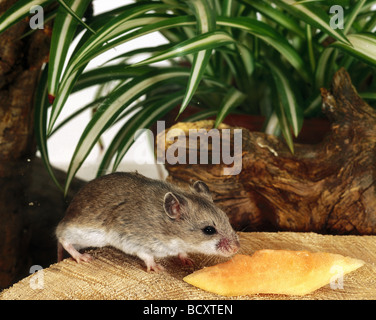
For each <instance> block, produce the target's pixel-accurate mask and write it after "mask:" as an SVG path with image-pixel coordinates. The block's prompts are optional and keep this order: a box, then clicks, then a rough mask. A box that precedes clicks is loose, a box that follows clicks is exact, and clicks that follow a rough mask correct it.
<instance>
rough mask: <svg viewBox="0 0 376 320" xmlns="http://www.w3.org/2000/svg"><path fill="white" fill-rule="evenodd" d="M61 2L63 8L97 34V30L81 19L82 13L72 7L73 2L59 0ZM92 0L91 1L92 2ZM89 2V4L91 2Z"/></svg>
mask: <svg viewBox="0 0 376 320" xmlns="http://www.w3.org/2000/svg"><path fill="white" fill-rule="evenodd" d="M57 1H58V2H59V3H60V6H61V7H62V8H64V10H65V11H67V12H68V13H69V14H70V15H71V16H72V17H73V18H74V19H75V20H76V21H77V23H79V24H81V25H82V26H83V27H84V28H86V29H87V30H89V31H90V32H91V33H94V34H95V31H94V30H93V29H92V28H90V26H89V25H87V24H86V23H85V22H84V21H82V19H81V15H78V14H77V13H76V12H75V10H74V9H73V8H72V7H71V6H72V5H73V3H69V4H67V3H66V2H65V0H57ZM90 2H91V1H89V3H90ZM89 3H88V4H89Z"/></svg>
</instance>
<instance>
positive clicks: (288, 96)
mask: <svg viewBox="0 0 376 320" xmlns="http://www.w3.org/2000/svg"><path fill="white" fill-rule="evenodd" d="M266 61H267V63H268V66H269V69H270V71H271V73H272V76H273V79H274V82H275V87H276V89H277V93H278V98H279V99H278V100H279V101H280V106H282V107H283V108H284V112H283V113H282V112H280V113H279V114H280V116H283V117H284V118H286V119H287V124H288V126H290V125H291V127H292V129H293V132H294V135H295V137H296V136H298V134H299V132H300V129H301V127H302V122H303V121H302V120H303V115H302V111H301V109H300V106H299V105H298V103H297V98H296V95H297V94H298V93H297V92H296V88H294V87H292V86H291V81H292V79H290V78H289V77H288V73H287V72H286V71H284V70H283V69H282V68H281V66H277V65H276V64H275V63H273V62H272V61H270V60H266ZM283 122H284V123H285V122H286V121H285V120H284V121H283ZM281 129H282V131H287V128H284V127H283V125H282V124H281Z"/></svg>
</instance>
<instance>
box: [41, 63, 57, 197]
mask: <svg viewBox="0 0 376 320" xmlns="http://www.w3.org/2000/svg"><path fill="white" fill-rule="evenodd" d="M48 106H49V103H48V99H47V66H45V69H44V70H43V72H42V75H41V78H40V79H39V82H38V87H37V89H36V94H35V113H34V126H35V138H36V142H37V146H38V150H39V152H40V154H41V158H42V161H43V163H44V165H45V167H46V168H47V171H48V173H49V175H50V176H51V178H52V180H53V181H54V183H55V184H56V186H57V187H58V188H59V189H60V190H61V191H63V188H62V186H61V185H60V184H59V182H58V181H57V179H56V177H55V174H54V172H53V169H52V166H51V163H50V160H49V156H48V149H47V136H46V122H47V109H48Z"/></svg>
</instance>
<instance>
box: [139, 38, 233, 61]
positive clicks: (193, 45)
mask: <svg viewBox="0 0 376 320" xmlns="http://www.w3.org/2000/svg"><path fill="white" fill-rule="evenodd" d="M234 42H235V40H234V39H233V38H232V37H231V36H230V35H229V34H228V33H226V32H223V31H212V32H207V33H204V34H201V35H198V36H197V37H193V38H192V39H189V40H186V41H183V42H181V43H180V44H178V45H176V46H173V47H172V48H169V49H167V50H165V51H163V52H161V53H158V54H156V55H154V56H152V57H150V58H148V59H145V60H143V61H140V62H138V63H135V64H133V67H135V66H142V65H146V64H151V63H155V62H159V61H162V60H166V59H171V58H176V57H180V56H185V55H188V54H191V53H196V52H198V51H201V50H207V49H214V48H217V47H220V46H223V45H226V44H230V43H234Z"/></svg>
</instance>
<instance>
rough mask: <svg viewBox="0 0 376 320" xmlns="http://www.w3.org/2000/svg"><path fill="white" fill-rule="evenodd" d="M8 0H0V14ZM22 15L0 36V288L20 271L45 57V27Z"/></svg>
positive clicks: (26, 241) (26, 235) (27, 238)
mask: <svg viewBox="0 0 376 320" xmlns="http://www.w3.org/2000/svg"><path fill="white" fill-rule="evenodd" d="M15 2H16V1H14V0H3V1H0V15H1V14H3V13H4V12H5V11H6V10H7V9H8V8H10V6H11V5H12V4H14V3H15ZM29 30H30V29H29V24H28V21H27V19H25V20H23V21H21V22H19V23H17V24H15V25H14V26H12V27H11V28H9V29H8V30H6V31H5V32H3V33H2V34H1V35H0V288H4V287H7V286H9V285H10V284H11V283H13V282H14V281H15V280H16V279H18V278H19V277H20V275H21V274H24V272H25V268H26V266H27V265H28V264H27V260H28V254H27V250H28V244H29V241H30V236H31V235H30V224H29V221H28V207H29V206H28V203H27V201H26V195H25V190H27V188H28V185H29V184H30V170H29V168H30V161H32V159H33V158H34V155H35V142H34V126H33V124H34V121H33V117H34V112H33V102H34V101H33V99H34V92H35V88H36V86H37V82H38V78H39V75H40V70H41V66H42V64H43V63H44V62H46V61H47V60H48V53H49V43H50V34H49V32H48V29H47V28H45V29H42V30H39V29H38V30H36V31H35V32H34V33H33V34H32V35H30V36H28V37H24V38H21V37H22V35H23V34H24V33H25V32H27V31H29Z"/></svg>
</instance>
